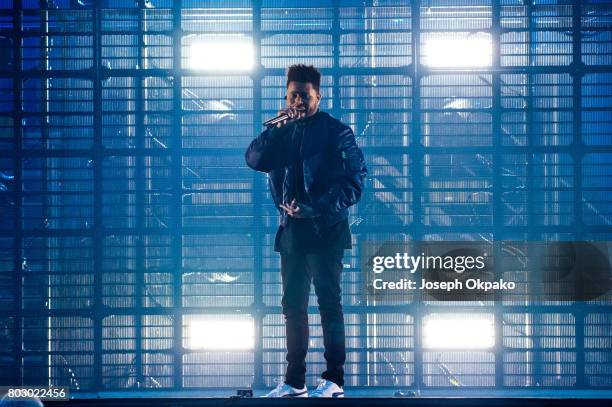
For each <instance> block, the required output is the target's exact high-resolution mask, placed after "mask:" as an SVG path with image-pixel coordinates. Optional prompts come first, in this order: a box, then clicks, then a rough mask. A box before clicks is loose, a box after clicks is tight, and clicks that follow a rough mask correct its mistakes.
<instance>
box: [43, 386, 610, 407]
mask: <svg viewBox="0 0 612 407" xmlns="http://www.w3.org/2000/svg"><path fill="white" fill-rule="evenodd" d="M396 390H397V389H387V390H384V389H346V397H345V398H344V399H308V398H282V399H264V398H260V397H259V396H261V395H263V394H265V392H266V391H265V390H255V391H254V397H253V398H232V397H231V396H232V395H233V393H234V392H232V391H231V390H227V389H225V390H205V391H188V392H185V391H182V392H180V393H173V392H163V393H162V392H151V391H147V392H121V393H118V392H108V393H95V394H94V393H87V394H84V393H80V394H78V397H79V398H78V399H72V400H70V401H53V402H51V401H47V402H45V406H126V407H128V406H168V407H182V406H206V407H208V406H245V407H255V406H268V405H274V406H289V405H296V404H298V405H300V406H310V405H312V406H314V405H332V404H333V405H342V406H349V405H350V406H356V407H359V406H363V407H382V406H424V407H425V406H426V407H434V406H435V407H440V406H441V405H442V406H443V407H453V406H458V407H467V406H491V407H494V406H495V407H500V406H501V407H510V406H517V407H518V406H528V407H531V406H542V405H546V406H564V407H569V406H580V407H583V406H584V407H588V406H610V405H612V390H596V391H593V390H530V391H526V390H511V391H509V390H504V391H487V392H486V393H485V392H484V391H483V390H482V389H477V390H476V389H469V390H468V389H461V390H460V391H459V390H455V391H452V390H447V391H441V390H435V391H433V390H430V389H428V390H426V391H421V392H419V393H418V395H417V396H414V397H393V394H394V392H395V391H396ZM73 396H76V395H74V394H73Z"/></svg>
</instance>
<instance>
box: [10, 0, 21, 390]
mask: <svg viewBox="0 0 612 407" xmlns="http://www.w3.org/2000/svg"><path fill="white" fill-rule="evenodd" d="M21 23H22V21H21V0H14V5H13V32H12V38H13V50H12V51H13V72H14V73H15V75H14V76H13V140H14V144H13V151H14V154H15V155H14V157H15V158H14V161H13V162H14V170H15V172H14V174H15V178H14V181H15V190H14V195H13V196H14V198H15V215H16V216H15V219H16V221H15V225H14V227H15V231H14V236H15V240H14V244H13V271H14V273H15V274H14V275H15V280H14V285H13V287H14V293H15V302H14V303H13V315H14V318H15V319H14V324H13V332H12V334H13V338H14V342H13V343H14V349H13V352H14V357H15V366H14V367H15V369H14V376H13V379H12V383H10V384H13V385H17V386H22V385H23V384H24V383H23V349H24V347H23V331H22V330H23V313H22V305H23V304H22V300H23V299H22V294H23V291H22V290H23V286H22V285H23V269H22V261H21V256H22V254H23V234H22V226H23V225H22V217H23V213H22V210H23V207H22V205H23V202H22V199H23V189H22V184H23V182H22V163H23V159H22V155H21V153H22V145H21V134H22V118H23V107H22V101H21V91H22V85H23V84H22V80H23V78H22V77H21V75H20V72H21V69H22V67H21Z"/></svg>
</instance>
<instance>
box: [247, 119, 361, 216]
mask: <svg viewBox="0 0 612 407" xmlns="http://www.w3.org/2000/svg"><path fill="white" fill-rule="evenodd" d="M300 131H301V132H303V134H301V136H302V137H301V140H302V142H301V145H300V146H297V145H294V144H292V143H291V141H292V140H295V139H296V137H295V136H296V134H295V133H294V132H300ZM297 139H299V137H297ZM245 159H246V163H247V165H248V166H249V167H251V168H252V169H254V170H257V171H262V172H266V173H268V186H269V187H270V192H271V194H272V198H273V199H274V203H275V204H276V207H277V208H278V210H279V213H280V215H281V225H286V222H287V216H288V215H286V213H285V211H283V210H282V209H281V208H280V207H279V204H281V203H283V202H290V201H291V198H292V197H290V196H289V193H290V191H293V183H294V181H293V180H294V179H295V177H294V176H293V163H294V162H296V160H299V159H302V160H303V161H302V162H303V174H304V189H305V191H306V200H307V202H305V203H306V204H307V205H310V206H311V207H312V208H313V209H314V211H315V213H316V214H317V215H318V216H317V217H315V218H314V221H315V224H316V225H317V226H319V227H321V226H322V227H325V226H328V225H333V224H335V223H336V222H338V221H340V220H343V219H346V218H347V217H348V210H347V209H348V207H349V206H351V205H354V204H356V203H357V202H358V201H359V199H360V198H361V192H362V190H363V184H364V180H365V177H366V174H367V168H366V165H365V160H364V158H363V153H362V152H361V150H360V149H359V147H358V146H357V143H356V142H355V136H354V135H353V131H352V130H351V128H350V127H348V126H346V125H345V124H343V123H342V122H340V121H339V120H337V119H335V118H333V117H332V116H330V115H329V114H327V113H325V112H321V111H319V112H317V113H316V114H314V115H313V116H310V117H307V118H305V119H302V120H299V121H298V122H295V123H290V124H287V125H285V126H283V127H281V128H276V127H273V128H271V129H267V130H265V131H264V132H263V133H261V134H260V135H259V136H257V138H255V139H254V140H253V141H252V142H251V144H250V145H249V147H248V148H247V150H246V153H245Z"/></svg>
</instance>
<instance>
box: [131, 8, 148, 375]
mask: <svg viewBox="0 0 612 407" xmlns="http://www.w3.org/2000/svg"><path fill="white" fill-rule="evenodd" d="M137 12H138V47H137V60H138V69H144V68H145V65H144V62H145V58H143V55H144V47H145V41H144V34H145V29H146V27H145V24H144V21H143V17H144V16H143V14H144V13H146V7H145V5H144V0H138V10H137ZM144 80H146V78H144V77H143V76H142V75H136V77H135V78H134V81H135V84H136V89H135V92H136V95H135V96H136V98H135V99H136V100H135V102H136V106H135V108H136V112H135V114H136V123H135V131H136V151H137V152H136V163H135V164H136V167H135V170H136V173H135V177H136V180H135V182H136V197H135V198H136V199H135V204H136V265H135V266H136V267H135V270H134V272H135V273H136V275H135V279H134V280H135V281H134V282H135V284H136V290H135V291H136V315H135V316H134V325H135V326H134V329H135V341H136V344H135V352H136V353H135V355H134V370H135V372H134V373H135V377H134V380H135V385H136V386H143V385H144V383H143V371H142V357H143V355H142V329H143V327H142V319H143V318H144V316H143V312H142V311H143V307H144V305H145V304H144V273H145V272H146V271H145V260H144V258H145V253H144V251H145V244H144V239H145V233H144V231H143V230H144V227H145V217H144V213H145V182H146V177H145V171H146V170H147V169H146V168H145V165H144V154H145V153H144V148H145V143H144V112H143V108H144V106H143V105H144V94H143V93H144V89H143V83H142V82H143V81H144Z"/></svg>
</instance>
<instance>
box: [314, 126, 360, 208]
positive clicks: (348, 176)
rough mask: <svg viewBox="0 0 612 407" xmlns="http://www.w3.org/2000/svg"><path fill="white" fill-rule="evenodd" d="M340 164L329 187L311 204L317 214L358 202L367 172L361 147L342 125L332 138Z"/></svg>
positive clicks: (350, 131)
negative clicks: (340, 158) (340, 159)
mask: <svg viewBox="0 0 612 407" xmlns="http://www.w3.org/2000/svg"><path fill="white" fill-rule="evenodd" d="M332 140H333V142H332V143H333V144H332V145H333V146H334V148H335V149H336V151H337V152H338V153H339V154H340V156H341V157H342V163H341V164H342V165H341V167H340V172H339V174H338V176H337V177H335V179H334V180H333V181H332V183H331V186H330V188H329V189H328V190H327V192H326V193H325V194H323V195H322V196H321V197H320V198H319V199H318V200H317V201H315V202H314V203H313V205H312V207H313V209H314V210H315V212H316V213H318V214H319V215H325V214H330V213H334V212H339V211H341V210H343V209H346V208H348V207H349V206H352V205H354V204H356V203H357V202H359V200H360V199H361V192H362V190H363V184H364V181H365V178H366V175H367V173H368V170H367V168H366V165H365V160H364V157H363V153H362V151H361V149H359V147H358V146H357V142H356V141H355V135H354V134H353V130H351V128H350V127H348V126H345V125H342V126H341V127H340V128H339V130H338V131H337V132H336V133H335V135H334V136H333V138H332Z"/></svg>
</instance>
